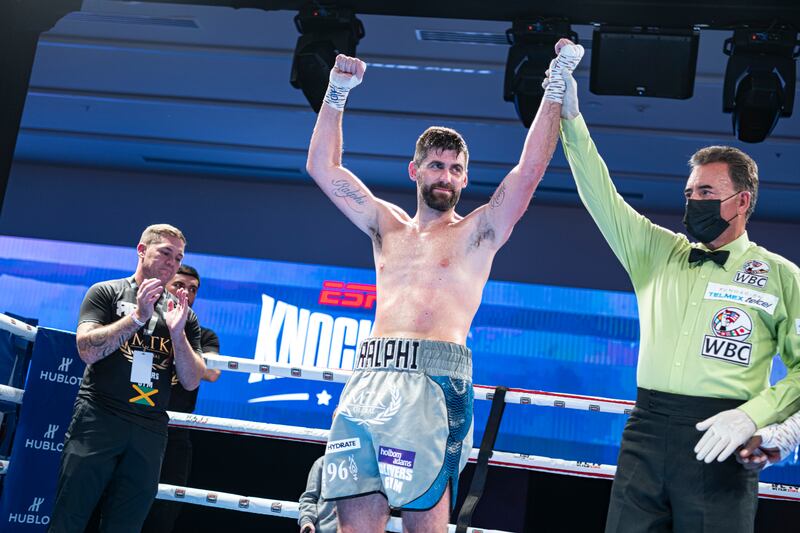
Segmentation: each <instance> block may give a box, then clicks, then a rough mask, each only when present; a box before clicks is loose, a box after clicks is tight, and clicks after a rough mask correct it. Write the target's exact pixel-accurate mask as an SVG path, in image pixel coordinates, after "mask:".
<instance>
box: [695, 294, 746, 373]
mask: <svg viewBox="0 0 800 533" xmlns="http://www.w3.org/2000/svg"><path fill="white" fill-rule="evenodd" d="M711 331H713V333H714V335H705V336H704V337H703V349H702V352H701V353H702V355H703V357H711V358H713V359H719V360H721V361H725V362H726V363H733V364H735V365H740V366H750V353H751V351H752V344H750V343H749V342H745V341H746V340H747V338H748V337H749V336H750V334H751V333H752V332H753V321H752V319H751V318H750V315H748V314H747V313H745V312H744V311H742V310H741V309H739V308H738V307H725V308H723V309H720V310H719V311H717V312H716V313H715V314H714V318H713V319H712V320H711Z"/></svg>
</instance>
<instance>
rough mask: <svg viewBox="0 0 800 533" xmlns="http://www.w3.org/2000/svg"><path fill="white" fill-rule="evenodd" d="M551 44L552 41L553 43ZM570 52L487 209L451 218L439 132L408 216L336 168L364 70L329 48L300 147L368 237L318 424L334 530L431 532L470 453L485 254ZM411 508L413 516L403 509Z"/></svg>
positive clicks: (557, 103)
mask: <svg viewBox="0 0 800 533" xmlns="http://www.w3.org/2000/svg"><path fill="white" fill-rule="evenodd" d="M562 44H563V43H562ZM582 55H583V49H582V48H581V47H580V46H576V45H569V46H564V47H563V49H561V52H560V55H559V56H558V58H557V60H556V61H555V62H554V63H553V67H552V69H551V73H550V84H549V85H548V88H547V90H546V92H545V96H544V98H543V99H542V103H541V105H540V107H539V111H538V113H537V115H536V118H535V119H534V121H533V124H532V125H531V128H530V130H529V131H528V134H527V138H526V140H525V145H524V146H523V149H522V155H521V157H520V160H519V163H518V164H517V165H516V166H515V167H514V168H513V169H512V170H511V172H510V173H509V174H508V175H507V176H506V177H505V178H504V179H503V181H502V183H501V184H500V185H499V187H498V188H497V190H496V191H495V192H494V194H493V195H492V197H491V199H490V201H489V203H487V204H485V205H483V206H481V207H479V208H477V209H475V210H474V211H473V212H472V213H470V214H468V215H467V216H463V217H462V216H460V215H458V214H457V213H456V212H455V209H454V208H455V206H456V204H457V203H458V199H459V196H460V195H461V191H462V190H463V189H464V187H466V186H467V163H468V159H469V154H468V151H467V146H466V143H465V142H464V139H463V138H462V137H461V135H459V134H458V133H457V132H456V131H454V130H451V129H449V128H442V127H431V128H428V129H427V130H426V131H425V132H424V133H423V134H422V135H421V136H420V138H419V140H418V141H417V145H416V151H415V153H414V159H413V161H411V162H410V163H409V165H408V174H409V177H410V179H411V180H412V181H414V182H416V186H417V213H416V215H415V216H413V217H411V216H409V215H408V214H406V213H405V212H404V211H403V210H402V209H400V208H399V207H397V206H396V205H393V204H390V203H389V202H386V201H384V200H381V199H379V198H376V197H375V196H374V195H373V194H372V193H371V192H370V190H369V189H368V188H367V186H366V185H365V184H364V183H363V182H362V181H360V180H359V179H358V178H357V177H356V176H355V175H353V174H352V173H351V172H350V171H349V170H347V169H346V168H345V167H344V166H343V165H342V113H343V110H344V105H345V100H346V98H347V94H348V92H349V91H350V89H352V88H353V87H355V86H356V85H358V84H359V83H361V81H362V79H363V76H364V72H365V70H366V64H365V63H364V62H363V61H361V60H359V59H357V58H352V57H347V56H344V55H339V56H338V57H337V58H336V65H335V67H334V68H333V69H332V71H331V74H330V84H329V87H328V92H327V94H326V96H325V104H326V105H323V106H322V109H321V110H320V113H319V116H318V117H317V124H316V127H315V128H314V133H313V135H312V137H311V144H310V146H309V153H308V163H307V167H306V168H307V169H308V173H309V174H310V175H311V176H312V177H313V178H314V181H315V182H316V183H317V184H318V185H319V186H320V188H321V189H322V191H323V192H324V193H325V194H326V195H327V196H328V197H329V198H330V199H331V201H333V203H334V204H335V205H336V206H337V207H338V208H339V209H340V210H341V211H342V212H343V213H344V214H345V216H347V218H349V219H350V221H352V222H353V223H354V224H355V225H356V226H358V228H359V229H361V230H362V231H363V232H364V233H366V234H367V235H369V236H370V238H371V239H372V248H373V254H374V257H375V269H376V283H377V295H378V301H377V308H376V316H375V323H374V331H373V334H374V337H373V338H371V339H367V340H365V341H364V342H363V343H362V344H361V346H360V348H359V354H358V357H357V359H356V365H355V367H356V368H355V371H354V374H353V377H352V378H351V379H350V380H349V382H348V383H347V386H346V387H345V389H344V391H343V393H342V397H341V401H340V404H339V405H340V407H339V410H338V413H337V415H336V418H335V419H334V422H333V425H332V427H331V432H330V436H329V440H328V446H327V450H326V455H325V465H324V470H323V486H322V495H323V497H324V498H326V499H329V500H338V501H337V509H338V519H339V528H340V531H341V532H343V533H350V532H354V533H355V532H358V533H365V532H383V531H384V530H385V526H386V522H387V520H388V517H389V508H390V507H391V508H394V509H401V510H402V511H403V513H402V519H403V525H404V526H403V527H404V530H405V531H425V532H430V531H445V530H446V527H447V522H448V518H449V515H450V510H451V506H452V505H453V504H454V502H455V496H456V494H455V493H456V484H457V481H458V474H459V472H460V471H461V469H463V467H464V465H465V464H466V461H467V458H468V457H469V453H470V450H471V448H472V381H471V380H472V360H471V354H470V351H469V349H468V348H466V346H464V344H465V342H466V338H467V333H468V332H469V328H470V324H471V322H472V319H473V317H474V316H475V312H476V311H477V309H478V305H479V304H480V301H481V294H482V292H483V287H484V285H485V284H486V280H487V278H488V277H489V270H490V268H491V265H492V260H493V258H494V255H495V253H497V250H498V249H499V248H500V247H501V246H502V245H503V244H504V243H505V242H506V240H507V239H508V237H509V235H510V234H511V230H512V229H513V227H514V224H516V222H517V221H518V220H519V219H520V217H521V216H522V214H523V213H524V212H525V210H526V209H527V208H528V204H529V202H530V199H531V197H532V195H533V192H534V190H535V189H536V186H537V185H538V184H539V181H541V179H542V176H543V174H544V171H545V169H546V168H547V165H548V163H549V161H550V158H551V157H552V155H553V151H554V149H555V146H556V142H557V140H558V131H559V122H560V113H561V101H562V99H563V94H564V84H563V83H560V84H559V80H561V79H562V76H567V75H568V74H569V73H570V72H571V71H572V70H573V69H574V68H575V66H576V65H577V64H578V61H580V58H581V56H582ZM407 511H414V512H407Z"/></svg>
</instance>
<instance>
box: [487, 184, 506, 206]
mask: <svg viewBox="0 0 800 533" xmlns="http://www.w3.org/2000/svg"><path fill="white" fill-rule="evenodd" d="M505 199H506V182H505V181H504V182H502V183H501V184H500V186H499V187H497V190H496V191H494V194H493V195H492V199H491V200H490V201H489V207H491V208H492V209H497V208H498V207H500V206H501V205H503V201H504V200H505Z"/></svg>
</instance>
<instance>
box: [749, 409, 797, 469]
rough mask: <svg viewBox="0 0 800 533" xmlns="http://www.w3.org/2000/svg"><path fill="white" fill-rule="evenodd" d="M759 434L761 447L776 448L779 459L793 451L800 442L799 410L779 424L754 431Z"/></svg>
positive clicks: (784, 457)
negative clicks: (779, 454) (779, 455)
mask: <svg viewBox="0 0 800 533" xmlns="http://www.w3.org/2000/svg"><path fill="white" fill-rule="evenodd" d="M756 435H760V436H761V447H762V448H765V449H769V448H777V449H778V450H779V451H780V453H781V461H783V460H784V459H786V458H787V457H788V456H789V455H791V454H792V453H794V451H795V449H796V448H797V445H798V444H800V412H798V413H795V414H794V415H792V416H790V417H789V418H787V419H786V420H784V421H783V422H782V423H780V424H771V425H769V426H766V427H763V428H761V429H759V430H758V431H757V432H756Z"/></svg>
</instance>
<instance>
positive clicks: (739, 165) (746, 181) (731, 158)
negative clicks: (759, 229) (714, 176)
mask: <svg viewBox="0 0 800 533" xmlns="http://www.w3.org/2000/svg"><path fill="white" fill-rule="evenodd" d="M710 163H726V164H727V165H728V176H729V177H730V178H731V182H732V183H733V188H734V189H735V190H736V191H737V192H742V191H747V192H749V193H750V207H748V208H747V214H746V215H745V216H746V220H749V219H750V215H752V214H753V210H754V209H755V208H756V200H758V165H756V162H755V161H753V158H752V157H750V156H749V155H747V154H746V153H744V152H742V151H741V150H739V149H738V148H734V147H733V146H706V147H705V148H701V149H700V150H698V151H696V152H695V153H694V155H693V156H692V158H691V159H689V166H690V167H692V170H694V169H695V168H697V167H699V166H702V165H708V164H710Z"/></svg>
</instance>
